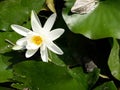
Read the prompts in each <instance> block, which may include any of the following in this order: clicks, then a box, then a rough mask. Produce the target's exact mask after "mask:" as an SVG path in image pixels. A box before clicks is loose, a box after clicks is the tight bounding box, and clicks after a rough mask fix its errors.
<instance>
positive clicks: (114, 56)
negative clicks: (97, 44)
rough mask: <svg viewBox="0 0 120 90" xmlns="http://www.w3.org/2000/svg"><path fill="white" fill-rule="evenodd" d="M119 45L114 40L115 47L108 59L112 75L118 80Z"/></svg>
mask: <svg viewBox="0 0 120 90" xmlns="http://www.w3.org/2000/svg"><path fill="white" fill-rule="evenodd" d="M119 52H120V50H119V44H118V42H117V40H116V39H114V40H113V47H112V49H111V53H110V56H109V59H108V66H109V68H110V71H111V74H112V75H113V76H114V77H115V78H116V79H118V80H120V58H119Z"/></svg>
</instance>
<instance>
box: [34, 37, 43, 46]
mask: <svg viewBox="0 0 120 90" xmlns="http://www.w3.org/2000/svg"><path fill="white" fill-rule="evenodd" d="M32 42H33V43H34V44H36V45H40V44H41V43H42V38H41V37H40V36H33V37H32Z"/></svg>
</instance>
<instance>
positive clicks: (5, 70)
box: [0, 55, 13, 82]
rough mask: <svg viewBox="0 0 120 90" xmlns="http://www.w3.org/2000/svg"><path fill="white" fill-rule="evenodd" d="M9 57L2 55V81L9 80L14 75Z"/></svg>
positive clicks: (0, 67)
mask: <svg viewBox="0 0 120 90" xmlns="http://www.w3.org/2000/svg"><path fill="white" fill-rule="evenodd" d="M9 58H10V57H9ZM9 58H8V57H5V56H3V55H0V82H8V81H10V79H12V77H13V73H12V69H11V68H10V67H9V66H10V62H8V60H9Z"/></svg>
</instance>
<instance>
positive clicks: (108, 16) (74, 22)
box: [63, 0, 120, 39]
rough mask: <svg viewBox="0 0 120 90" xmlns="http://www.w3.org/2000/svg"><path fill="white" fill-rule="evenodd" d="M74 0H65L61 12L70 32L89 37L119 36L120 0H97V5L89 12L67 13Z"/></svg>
mask: <svg viewBox="0 0 120 90" xmlns="http://www.w3.org/2000/svg"><path fill="white" fill-rule="evenodd" d="M74 2H75V1H74V0H67V2H66V8H65V10H64V14H63V16H64V19H65V21H66V23H67V25H68V27H69V28H70V30H71V31H72V32H74V33H79V34H83V35H84V36H86V37H88V38H90V39H100V38H106V37H114V38H120V12H119V10H120V7H119V3H120V0H116V1H113V0H103V1H99V5H98V7H97V8H96V9H95V10H94V11H93V12H91V13H88V14H84V15H80V14H72V15H68V11H70V9H71V8H72V5H73V4H74Z"/></svg>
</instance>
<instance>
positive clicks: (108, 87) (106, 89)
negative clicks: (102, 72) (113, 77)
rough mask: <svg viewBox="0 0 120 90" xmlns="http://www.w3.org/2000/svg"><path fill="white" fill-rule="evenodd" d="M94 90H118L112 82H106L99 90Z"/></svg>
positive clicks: (97, 89)
mask: <svg viewBox="0 0 120 90" xmlns="http://www.w3.org/2000/svg"><path fill="white" fill-rule="evenodd" d="M93 90H117V88H116V86H115V84H114V83H113V82H112V81H110V82H106V83H104V84H102V85H100V86H98V87H97V88H95V89H93Z"/></svg>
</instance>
